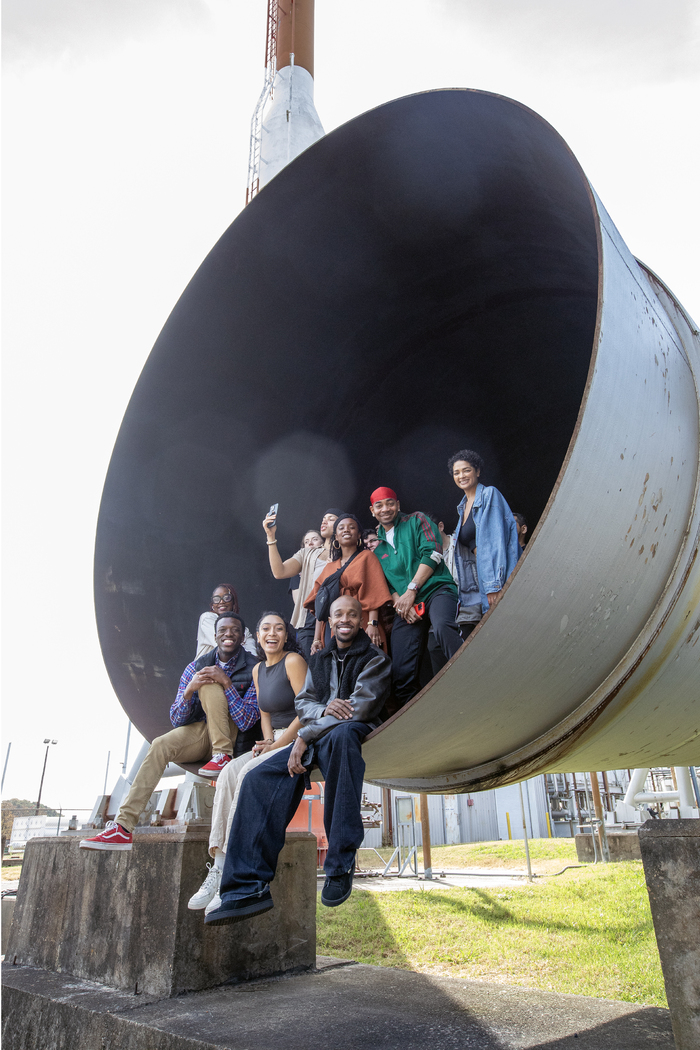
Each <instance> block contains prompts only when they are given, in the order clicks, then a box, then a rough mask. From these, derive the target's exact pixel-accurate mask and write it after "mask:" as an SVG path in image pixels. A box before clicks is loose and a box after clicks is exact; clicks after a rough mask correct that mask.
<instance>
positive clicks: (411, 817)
mask: <svg viewBox="0 0 700 1050" xmlns="http://www.w3.org/2000/svg"><path fill="white" fill-rule="evenodd" d="M396 838H397V846H396V849H395V850H394V852H393V853H392V854H391V856H390V857H389V860H388V861H387V863H386V867H385V868H384V871H383V872H382V875H388V874H389V869H390V867H391V865H392V864H393V863H394V858H395V857H396V859H397V864H398V869H399V871H398V875H399V877H400V876H401V875H403V873H404V872H405V870H406V868H409V869H410V871H409V876H410V875H417V874H418V847H417V845H416V806H415V800H414V799H413V798H411V797H409V798H397V799H396ZM407 840H408V841H407Z"/></svg>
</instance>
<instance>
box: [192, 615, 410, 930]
mask: <svg viewBox="0 0 700 1050" xmlns="http://www.w3.org/2000/svg"><path fill="white" fill-rule="evenodd" d="M361 619H362V607H361V606H360V603H359V602H358V601H357V599H356V598H350V597H340V598H337V599H336V601H335V602H333V605H332V606H331V612H330V616H329V621H328V622H329V624H330V626H331V628H332V629H333V631H334V635H335V637H334V638H333V640H332V641H331V644H330V645H329V646H327V647H326V648H325V649H323V650H322V651H321V652H320V653H317V654H316V655H315V656H312V657H311V659H310V662H309V670H308V673H307V676H306V681H305V683H304V687H303V689H302V691H301V692H300V693H299V694H298V695H297V697H296V709H297V714H298V716H299V718H300V720H301V723H302V728H301V729H300V730H299V733H298V735H297V738H296V740H295V741H294V743H293V744H289V745H288V746H287V747H286V748H281V749H280V750H279V752H277V753H275V754H274V755H273V756H272V757H271V758H269V759H267V761H265V762H263V763H262V764H261V765H260V766H258V767H257V768H256V769H252V770H251V771H250V773H249V774H248V775H247V776H246V777H245V778H244V780H243V784H242V787H241V793H240V796H239V799H238V807H237V809H236V813H235V816H234V818H233V824H232V827H231V834H230V835H229V845H228V850H227V853H226V862H225V864H224V872H223V876H222V879H221V891H220V893H221V906H220V907H219V908H217V909H215V910H214V911H211V912H210V913H209V914H208V915H207V916H206V917H205V920H204V921H205V922H206V923H207V925H210V926H223V925H225V924H228V923H232V922H239V921H240V920H241V919H247V918H250V917H251V916H253V915H260V914H262V913H263V912H265V911H269V910H270V908H272V907H273V901H272V896H271V894H270V887H269V884H270V882H272V880H273V878H274V876H275V869H276V867H277V857H278V856H279V853H280V850H281V849H282V847H283V846H284V836H285V830H286V828H287V825H288V824H289V822H290V820H291V819H292V817H293V816H294V814H295V812H296V810H297V807H298V805H299V802H300V801H301V796H302V795H303V793H304V786H305V782H306V781H307V778H308V774H309V771H310V770H311V769H312V768H314V767H316V766H318V768H319V769H320V771H321V774H322V775H323V779H324V780H325V784H326V787H325V800H324V824H325V829H326V836H327V838H328V853H327V855H326V862H325V864H324V869H325V872H326V882H325V885H324V887H323V890H322V893H321V902H322V903H323V904H325V905H326V906H327V907H329V908H334V907H337V905H339V904H342V903H343V901H346V900H347V899H348V897H349V896H350V894H351V892H352V877H353V873H354V870H355V853H356V851H357V850H358V848H359V847H360V845H361V844H362V839H363V837H364V828H363V826H362V814H361V810H360V807H361V802H362V782H363V779H364V772H365V762H364V759H363V757H362V741H363V740H364V738H365V737H366V736H367V734H368V733H370V732H371V731H372V730H373V729H376V727H377V720H378V716H379V712H380V711H381V709H382V706H383V705H384V702H385V700H386V698H387V696H388V693H389V688H390V685H391V661H390V659H389V657H388V656H387V655H386V653H384V652H382V650H381V649H379V648H377V646H375V645H373V644H372V643H371V642H370V640H369V638H368V637H367V635H366V634H365V632H364V631H363V630H362V629H361V626H360V624H361Z"/></svg>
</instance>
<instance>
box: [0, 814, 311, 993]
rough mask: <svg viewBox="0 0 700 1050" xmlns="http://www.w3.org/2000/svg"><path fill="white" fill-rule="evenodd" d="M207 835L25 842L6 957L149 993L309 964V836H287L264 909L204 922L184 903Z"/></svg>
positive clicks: (180, 832)
mask: <svg viewBox="0 0 700 1050" xmlns="http://www.w3.org/2000/svg"><path fill="white" fill-rule="evenodd" d="M207 843H208V829H206V830H202V829H199V828H197V829H195V830H194V831H192V830H186V829H183V828H177V829H172V830H170V829H167V830H166V829H160V828H159V829H157V830H154V831H150V832H149V831H146V830H144V831H143V832H142V833H139V831H138V830H137V832H136V833H135V835H134V848H133V850H132V851H131V852H112V851H110V852H106V851H99V852H98V851H91V850H81V849H79V846H78V840H76V839H74V838H66V839H62V838H60V837H59V838H48V839H38V838H37V839H32V840H31V841H30V842H29V843H28V845H27V851H26V854H25V859H24V864H23V866H22V877H21V879H20V884H19V890H18V894H17V904H16V907H15V913H14V918H13V923H12V929H11V931H10V937H9V943H8V945H7V953H6V959H7V961H8V962H16V963H22V964H28V965H32V966H37V967H41V968H42V969H44V970H53V971H55V972H57V973H66V974H72V975H73V976H75V977H82V978H86V979H88V980H91V981H97V982H99V983H100V984H105V985H109V986H110V987H112V988H117V989H123V990H125V991H129V992H131V993H134V992H143V993H145V994H146V995H152V996H157V997H168V996H175V995H179V994H180V993H182V992H185V991H196V990H199V989H203V988H212V987H215V986H216V985H219V984H222V983H224V982H225V981H230V980H241V981H243V980H250V979H251V978H256V977H265V976H269V975H272V974H277V973H282V972H285V971H288V970H294V969H303V968H307V967H311V966H313V965H314V963H315V959H316V838H315V836H314V835H309V834H307V833H306V832H292V833H288V834H287V841H286V844H285V847H284V849H283V850H282V853H281V854H280V858H279V863H278V867H277V876H276V878H275V880H274V882H273V883H272V887H271V889H272V896H273V899H274V902H275V907H274V908H273V910H272V911H270V912H268V913H267V914H265V915H263V916H261V917H259V918H255V919H249V920H245V921H243V922H241V923H237V924H235V925H232V926H223V927H213V928H212V927H208V928H207V927H205V925H204V913H203V912H202V911H198V912H192V911H189V910H188V908H187V902H188V900H189V898H190V897H191V896H192V894H193V893H194V892H195V890H197V888H198V887H199V886H200V884H201V882H202V880H203V878H204V876H205V875H206V867H205V865H206V862H207V860H208V859H209V858H208V854H207Z"/></svg>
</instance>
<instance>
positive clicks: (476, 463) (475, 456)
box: [447, 448, 484, 476]
mask: <svg viewBox="0 0 700 1050" xmlns="http://www.w3.org/2000/svg"><path fill="white" fill-rule="evenodd" d="M460 459H463V460H464V461H465V463H468V464H469V466H470V467H474V470H478V471H479V473H480V474H481V473H482V471H483V470H484V461H483V459H482V458H481V456H480V455H479V453H478V452H474V451H473V450H472V449H470V448H463V449H462V450H461V452H455V454H454V456H450V458H449V459H448V461H447V473H448V474H449V475H450V476H452V469H453V467H454V465H455V463H459V461H460Z"/></svg>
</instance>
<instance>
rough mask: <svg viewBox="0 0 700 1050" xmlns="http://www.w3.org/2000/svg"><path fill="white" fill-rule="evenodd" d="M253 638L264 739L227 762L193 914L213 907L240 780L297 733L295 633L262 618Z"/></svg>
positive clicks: (299, 665) (277, 619)
mask: <svg viewBox="0 0 700 1050" xmlns="http://www.w3.org/2000/svg"><path fill="white" fill-rule="evenodd" d="M255 636H256V640H257V650H258V656H259V657H260V663H259V664H256V665H255V667H254V668H253V682H254V683H255V691H256V693H257V696H258V707H259V708H260V722H261V726H262V732H263V737H264V739H263V740H261V741H260V742H259V743H257V744H256V745H255V746H254V748H253V750H252V751H249V752H247V753H246V754H243V755H240V756H239V757H238V758H234V759H233V761H231V762H229V763H228V765H227V766H225V767H224V769H223V770H222V772H221V773H220V775H219V779H218V780H217V782H216V793H215V795H214V806H213V808H212V814H211V833H210V835H209V855H210V856H211V857H213V859H214V864H213V865H209V864H208V865H207V867H208V868H209V873H208V875H207V877H206V879H205V880H204V882H203V883H202V885H201V886H200V888H199V889H198V890H197V892H196V893H195V894H194V895H193V896H192V897H191V898H190V901H189V904H188V907H189V908H190V909H191V910H192V911H199V910H200V909H202V908H205V909H207V910H211V909H213V908H215V907H218V902H219V884H220V882H221V872H222V871H223V867H224V859H225V856H226V846H227V843H228V836H229V831H230V830H231V822H232V820H233V814H234V812H235V809H236V802H237V800H238V792H239V791H240V786H241V781H242V779H243V776H244V774H245V773H247V772H248V770H249V769H252V768H254V767H255V766H256V765H258V764H259V763H260V762H264V761H265V758H266V757H267V756H268V755H270V754H272V753H273V752H274V751H277V750H278V749H279V748H281V747H286V746H288V745H289V744H291V743H292V741H293V740H294V738H295V737H296V735H297V730H298V729H300V728H301V722H300V721H299V719H298V718H297V715H296V710H295V707H294V698H295V696H296V695H297V693H299V692H301V689H302V686H303V685H304V681H305V680H306V671H307V664H306V660H305V659H304V658H303V656H300V655H299V653H298V652H297V650H296V643H295V642H294V641H293V636H294V630H293V628H290V627H289V626H288V624H287V623H286V621H285V620H284V617H282V616H280V614H279V613H276V612H266V613H263V615H262V616H261V617H260V619H259V620H258V625H257V628H256V635H255Z"/></svg>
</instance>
